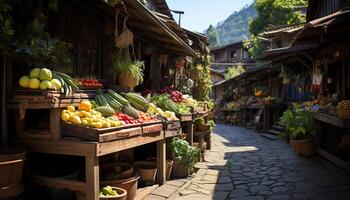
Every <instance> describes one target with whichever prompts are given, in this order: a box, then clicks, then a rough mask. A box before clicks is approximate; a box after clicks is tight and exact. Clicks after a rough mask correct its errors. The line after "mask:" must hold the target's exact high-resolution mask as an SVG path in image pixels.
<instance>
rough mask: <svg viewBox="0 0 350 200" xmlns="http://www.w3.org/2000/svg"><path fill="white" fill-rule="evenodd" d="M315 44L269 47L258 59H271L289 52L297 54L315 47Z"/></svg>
mask: <svg viewBox="0 0 350 200" xmlns="http://www.w3.org/2000/svg"><path fill="white" fill-rule="evenodd" d="M317 47H318V45H317V44H301V45H296V46H289V47H283V48H276V49H270V50H267V51H265V52H264V54H263V56H262V57H260V60H273V59H276V58H277V57H281V56H285V55H290V54H299V53H302V52H305V51H307V50H311V49H316V48H317Z"/></svg>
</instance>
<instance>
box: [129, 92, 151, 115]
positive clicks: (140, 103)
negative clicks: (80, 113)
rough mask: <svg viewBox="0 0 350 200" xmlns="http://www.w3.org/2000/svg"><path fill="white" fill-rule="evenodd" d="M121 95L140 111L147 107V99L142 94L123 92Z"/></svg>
mask: <svg viewBox="0 0 350 200" xmlns="http://www.w3.org/2000/svg"><path fill="white" fill-rule="evenodd" d="M123 96H124V97H125V98H126V99H127V100H128V101H129V102H130V104H131V105H132V106H133V107H134V108H136V109H137V110H140V111H146V110H147V108H148V103H149V102H148V101H147V99H145V98H144V97H143V96H141V95H138V94H136V93H131V92H129V93H123Z"/></svg>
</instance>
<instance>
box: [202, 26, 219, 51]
mask: <svg viewBox="0 0 350 200" xmlns="http://www.w3.org/2000/svg"><path fill="white" fill-rule="evenodd" d="M205 34H206V35H207V37H208V41H209V44H210V46H211V47H218V46H220V45H219V41H218V32H217V30H216V29H215V28H214V26H213V25H211V24H210V26H209V28H208V29H207V30H206V31H205Z"/></svg>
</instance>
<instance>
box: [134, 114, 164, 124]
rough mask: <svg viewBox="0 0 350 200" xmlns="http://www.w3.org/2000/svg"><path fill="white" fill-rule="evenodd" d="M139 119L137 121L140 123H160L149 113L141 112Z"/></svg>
mask: <svg viewBox="0 0 350 200" xmlns="http://www.w3.org/2000/svg"><path fill="white" fill-rule="evenodd" d="M139 116H140V117H139V118H138V119H137V121H138V122H140V123H149V122H156V121H159V120H158V119H157V118H156V117H155V116H151V115H150V114H148V113H145V112H139Z"/></svg>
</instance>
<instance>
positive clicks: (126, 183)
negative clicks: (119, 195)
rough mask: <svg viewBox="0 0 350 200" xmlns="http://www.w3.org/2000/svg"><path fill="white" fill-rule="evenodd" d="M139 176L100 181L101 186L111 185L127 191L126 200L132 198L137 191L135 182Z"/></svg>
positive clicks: (136, 182)
mask: <svg viewBox="0 0 350 200" xmlns="http://www.w3.org/2000/svg"><path fill="white" fill-rule="evenodd" d="M139 178H140V176H133V177H131V178H127V179H122V180H111V181H103V180H102V181H100V184H101V187H105V186H108V185H109V186H113V187H120V188H123V189H124V190H126V191H128V194H127V198H126V199H127V200H133V199H134V198H135V196H136V192H137V184H138V180H139Z"/></svg>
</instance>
